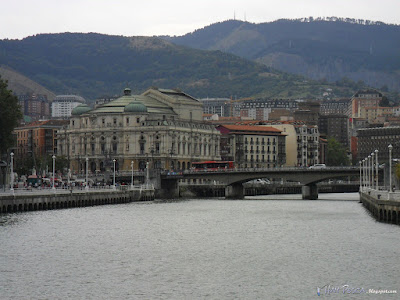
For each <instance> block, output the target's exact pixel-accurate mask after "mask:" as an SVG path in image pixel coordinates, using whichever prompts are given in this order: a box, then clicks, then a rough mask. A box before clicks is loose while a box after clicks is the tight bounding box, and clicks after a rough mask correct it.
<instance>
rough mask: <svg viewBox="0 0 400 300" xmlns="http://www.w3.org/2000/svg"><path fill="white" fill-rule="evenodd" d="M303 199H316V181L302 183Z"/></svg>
mask: <svg viewBox="0 0 400 300" xmlns="http://www.w3.org/2000/svg"><path fill="white" fill-rule="evenodd" d="M301 194H302V198H303V199H307V200H317V199H318V186H317V184H316V183H311V184H308V185H304V186H303V187H302V189H301Z"/></svg>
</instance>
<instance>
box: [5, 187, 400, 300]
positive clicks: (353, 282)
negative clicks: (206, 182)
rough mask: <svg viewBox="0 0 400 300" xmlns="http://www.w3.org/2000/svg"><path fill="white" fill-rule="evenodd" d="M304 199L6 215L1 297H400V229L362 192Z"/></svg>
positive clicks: (123, 206) (253, 199)
mask: <svg viewBox="0 0 400 300" xmlns="http://www.w3.org/2000/svg"><path fill="white" fill-rule="evenodd" d="M299 197H300V196H298V195H279V196H277V195H274V196H257V197H247V198H246V200H242V201H237V200H236V201H235V200H232V201H229V200H223V199H212V200H211V199H210V200H186V201H180V202H169V203H156V202H146V203H129V204H120V205H108V206H97V207H86V208H74V209H64V210H52V211H37V212H27V213H17V214H7V215H0V257H1V263H0V287H1V291H0V298H1V299H312V298H315V297H318V296H317V291H318V290H317V288H318V287H320V293H321V296H326V297H328V296H329V297H331V298H336V299H338V298H345V299H360V298H365V297H367V298H369V299H387V298H390V299H399V294H400V277H399V270H400V227H399V226H396V225H391V224H384V223H379V222H376V221H375V220H374V219H373V217H371V216H370V215H369V213H368V212H367V211H366V209H364V207H363V206H362V205H361V204H360V203H358V194H356V193H354V194H320V200H317V201H309V200H308V201H302V200H299ZM344 285H348V286H349V288H351V289H352V291H353V292H361V293H362V294H363V295H359V294H347V292H348V291H349V288H346V287H345V289H347V291H346V294H343V290H342V289H343V286H344ZM328 287H329V289H328ZM333 287H340V293H339V292H338V293H334V292H332V290H333ZM369 289H387V290H397V292H398V294H397V295H396V294H392V295H387V294H385V295H371V294H367V293H368V291H369ZM329 291H331V293H330V295H327V293H329ZM363 291H365V292H366V293H363Z"/></svg>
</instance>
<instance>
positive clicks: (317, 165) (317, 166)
mask: <svg viewBox="0 0 400 300" xmlns="http://www.w3.org/2000/svg"><path fill="white" fill-rule="evenodd" d="M325 168H326V165H325V164H315V165H313V166H311V167H310V169H325Z"/></svg>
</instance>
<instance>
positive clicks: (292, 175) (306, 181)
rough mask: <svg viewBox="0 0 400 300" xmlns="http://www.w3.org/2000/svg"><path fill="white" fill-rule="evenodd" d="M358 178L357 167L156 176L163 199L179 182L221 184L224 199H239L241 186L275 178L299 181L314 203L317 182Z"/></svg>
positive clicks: (305, 195) (172, 194) (176, 191)
mask: <svg viewBox="0 0 400 300" xmlns="http://www.w3.org/2000/svg"><path fill="white" fill-rule="evenodd" d="M359 175H360V169H359V167H327V168H323V169H307V168H274V169H232V170H222V171H185V172H183V173H169V172H164V173H161V175H160V196H161V197H163V198H178V197H179V187H178V181H179V180H180V179H208V180H211V181H213V180H216V181H219V182H220V183H223V184H225V186H226V188H225V195H226V198H231V199H243V198H244V190H243V183H245V182H247V181H250V180H252V179H259V178H279V179H283V180H286V181H295V182H300V183H301V185H302V195H303V199H310V200H314V199H318V188H317V183H318V182H320V181H324V180H327V179H332V178H338V177H346V176H359Z"/></svg>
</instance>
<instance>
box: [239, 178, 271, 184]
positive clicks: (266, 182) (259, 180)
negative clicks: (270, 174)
mask: <svg viewBox="0 0 400 300" xmlns="http://www.w3.org/2000/svg"><path fill="white" fill-rule="evenodd" d="M270 183H271V182H270V181H269V180H267V179H253V180H250V181H248V182H245V183H244V184H243V185H244V186H263V185H266V184H270Z"/></svg>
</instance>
